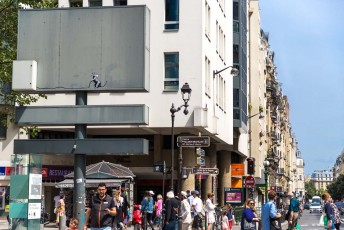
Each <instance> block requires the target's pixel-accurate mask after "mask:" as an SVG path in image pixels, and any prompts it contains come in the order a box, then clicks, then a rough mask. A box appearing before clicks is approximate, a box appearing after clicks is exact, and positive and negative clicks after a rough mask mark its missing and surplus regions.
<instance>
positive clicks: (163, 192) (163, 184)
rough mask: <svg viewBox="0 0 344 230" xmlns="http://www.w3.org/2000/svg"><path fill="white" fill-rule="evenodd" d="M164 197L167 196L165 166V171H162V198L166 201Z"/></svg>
mask: <svg viewBox="0 0 344 230" xmlns="http://www.w3.org/2000/svg"><path fill="white" fill-rule="evenodd" d="M164 198H165V167H164V171H163V172H162V200H163V202H164Z"/></svg>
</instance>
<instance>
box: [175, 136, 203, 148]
mask: <svg viewBox="0 0 344 230" xmlns="http://www.w3.org/2000/svg"><path fill="white" fill-rule="evenodd" d="M177 146H178V147H209V146H210V138H209V137H208V136H179V137H178V138H177Z"/></svg>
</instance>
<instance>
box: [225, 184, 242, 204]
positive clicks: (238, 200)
mask: <svg viewBox="0 0 344 230" xmlns="http://www.w3.org/2000/svg"><path fill="white" fill-rule="evenodd" d="M242 198H243V193H242V190H241V189H240V188H225V203H226V204H236V205H241V204H242Z"/></svg>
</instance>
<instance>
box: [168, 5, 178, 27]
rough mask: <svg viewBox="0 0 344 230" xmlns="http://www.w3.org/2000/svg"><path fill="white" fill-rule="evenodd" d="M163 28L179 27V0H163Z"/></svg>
mask: <svg viewBox="0 0 344 230" xmlns="http://www.w3.org/2000/svg"><path fill="white" fill-rule="evenodd" d="M165 29H166V30H177V29H179V0H165Z"/></svg>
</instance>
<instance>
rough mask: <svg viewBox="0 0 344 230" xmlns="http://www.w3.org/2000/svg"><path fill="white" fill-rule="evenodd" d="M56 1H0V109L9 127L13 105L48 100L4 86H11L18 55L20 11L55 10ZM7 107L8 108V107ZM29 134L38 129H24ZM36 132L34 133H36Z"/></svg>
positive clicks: (38, 95) (43, 96)
mask: <svg viewBox="0 0 344 230" xmlns="http://www.w3.org/2000/svg"><path fill="white" fill-rule="evenodd" d="M56 6H57V1H56V0H22V1H20V2H19V1H17V0H0V97H1V101H2V104H4V105H5V106H3V107H2V108H1V109H0V115H1V117H4V120H3V121H2V122H3V124H4V125H7V119H6V117H7V116H4V115H9V118H10V121H11V122H13V117H14V116H13V105H14V104H16V105H20V106H25V105H29V104H31V103H33V102H36V101H37V100H38V99H39V98H46V96H45V95H44V94H27V93H21V92H15V91H10V92H6V91H5V90H4V86H6V85H11V81H12V62H13V60H16V55H17V25H18V10H20V9H22V8H27V7H28V8H55V7H56ZM6 105H7V106H6ZM24 130H26V132H27V133H28V134H30V133H31V131H34V130H36V131H37V129H35V128H33V127H26V128H24ZM36 131H34V132H36Z"/></svg>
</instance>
